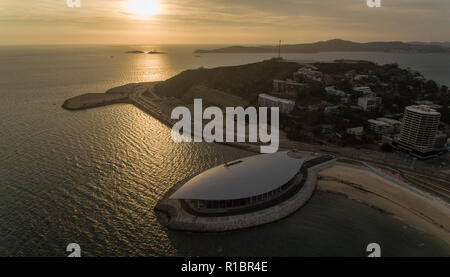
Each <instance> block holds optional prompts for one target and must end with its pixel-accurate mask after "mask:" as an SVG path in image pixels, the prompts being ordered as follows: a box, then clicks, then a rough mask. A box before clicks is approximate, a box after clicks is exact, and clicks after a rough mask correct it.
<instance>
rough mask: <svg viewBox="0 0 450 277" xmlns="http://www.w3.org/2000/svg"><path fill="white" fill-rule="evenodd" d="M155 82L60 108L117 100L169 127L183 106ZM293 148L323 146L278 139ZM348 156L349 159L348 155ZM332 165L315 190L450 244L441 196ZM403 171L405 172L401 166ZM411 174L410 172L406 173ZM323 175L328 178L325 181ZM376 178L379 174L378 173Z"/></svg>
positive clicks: (89, 96) (362, 161)
mask: <svg viewBox="0 0 450 277" xmlns="http://www.w3.org/2000/svg"><path fill="white" fill-rule="evenodd" d="M157 83H159V82H146V83H131V84H126V85H123V86H119V87H115V88H112V89H109V90H108V91H106V93H99V94H86V95H82V96H77V97H73V98H70V99H68V100H66V101H65V102H64V104H63V106H62V107H63V108H64V109H67V110H72V111H74V110H84V109H89V108H94V107H100V106H106V105H110V104H116V103H127V104H133V105H134V106H136V107H137V108H139V109H140V110H142V111H143V112H145V113H147V114H149V115H150V116H152V117H154V118H155V119H157V120H158V121H160V122H161V123H163V124H164V125H166V126H168V127H169V128H171V127H172V125H173V124H174V123H175V121H174V120H172V119H170V111H171V110H172V108H173V107H174V106H178V105H183V104H184V103H183V102H181V100H178V99H175V98H173V97H161V96H158V95H156V94H155V93H154V92H152V90H151V89H152V88H153V87H154V85H156V84H157ZM83 104H84V105H83ZM184 105H185V104H184ZM221 144H222V145H228V146H232V147H237V148H240V149H244V150H247V151H251V152H259V145H257V144H251V143H226V142H223V143H221ZM292 149H298V150H300V151H305V152H310V153H314V152H321V150H322V147H321V146H317V147H315V146H312V145H307V144H303V143H299V142H295V141H291V140H288V139H285V138H280V147H279V151H283V150H292ZM322 152H323V151H322ZM325 152H326V151H325ZM340 154H341V153H337V154H335V155H337V156H340V157H341V158H342V159H347V158H346V156H345V155H342V154H341V155H340ZM348 159H349V160H350V159H351V158H348ZM354 160H356V161H357V162H358V163H359V164H360V165H361V164H365V165H366V166H367V167H368V168H367V169H366V170H368V169H371V170H373V168H371V166H369V165H367V163H366V162H370V163H372V162H371V161H366V159H354ZM372 164H376V162H373V163H372ZM386 166H387V167H389V165H388V164H386ZM335 167H341V169H342V168H343V166H342V163H339V164H338V165H335ZM352 167H353V168H352V170H356V171H358V169H355V165H354V164H353V165H352ZM356 167H357V166H356ZM333 168H334V167H333ZM333 168H329V169H326V170H324V171H321V172H320V173H319V174H318V175H319V180H318V184H317V189H318V190H322V191H328V192H330V193H337V194H340V195H345V196H346V197H347V198H349V199H350V200H353V201H357V202H360V203H363V204H366V205H368V206H370V207H372V208H375V209H377V210H380V211H384V212H386V213H387V214H388V215H392V216H394V217H396V218H398V219H400V220H402V221H404V222H405V223H406V224H407V225H409V226H412V227H414V228H416V229H419V230H422V231H425V232H428V233H430V234H432V235H436V236H437V237H438V238H441V239H443V240H445V241H446V242H447V243H450V233H449V230H450V226H449V224H450V218H449V217H448V216H447V217H446V218H445V217H443V216H442V212H440V211H439V209H434V210H430V207H433V206H436V203H435V202H436V201H439V200H437V198H438V199H441V200H440V201H444V200H442V198H441V197H432V196H429V197H425V196H424V193H425V192H424V191H423V190H420V189H418V188H416V186H413V185H411V184H406V183H405V184H404V185H405V186H409V187H408V189H406V188H405V187H401V186H399V185H398V184H396V183H395V182H393V181H392V180H389V179H387V178H383V179H384V180H383V181H382V182H380V181H379V180H378V182H377V181H374V178H373V177H374V176H372V175H370V174H374V173H373V172H368V174H365V175H364V174H363V175H361V173H360V172H359V173H358V172H357V174H355V176H359V177H360V178H359V180H358V179H356V180H355V179H354V178H355V177H353V178H352V176H346V177H345V178H344V180H340V178H341V179H342V176H340V175H339V174H341V173H342V172H345V171H346V170H343V171H342V172H339V171H338V172H332V171H335V169H333ZM347 168H348V166H347ZM344 169H345V168H344ZM359 170H361V169H359ZM347 171H348V169H347ZM378 171H379V173H381V174H383V173H382V172H381V167H380V170H378ZM393 171H399V169H397V167H396V170H393ZM402 171H403V172H405V171H404V170H403V169H402ZM330 172H332V173H330ZM406 172H407V171H406ZM410 173H411V171H409V172H408V174H410ZM336 174H337V175H336ZM411 174H412V173H411ZM369 175H370V176H371V178H370V180H371V181H369V180H368V178H367V176H369ZM324 178H325V179H324ZM326 178H329V179H328V180H327V179H326ZM378 178H381V177H380V176H378ZM375 179H377V178H375ZM361 180H364V184H361V182H360V181H361ZM342 181H343V182H342ZM406 181H407V183H410V182H409V181H410V180H406ZM374 182H375V183H376V184H378V186H379V187H377V186H376V185H373V184H374ZM380 183H381V185H380ZM383 184H384V185H383ZM175 185H176V184H175ZM380 187H382V188H383V190H382V191H379V190H380ZM399 192H401V197H399V195H398V194H399ZM405 193H406V194H405ZM417 197H418V198H417ZM411 199H419V200H420V202H421V203H422V204H421V207H422V208H423V209H422V210H421V211H417V210H415V208H414V205H409V204H411V203H414V204H415V202H414V201H411ZM444 202H445V201H444ZM440 207H441V208H442V209H443V210H444V211H447V212H448V214H450V210H449V207H448V204H447V206H445V205H444V206H442V205H441V206H440ZM430 218H431V220H430ZM442 219H445V220H446V222H448V223H447V224H445V223H442V224H444V225H442V224H438V223H437V222H438V221H439V220H442ZM445 220H444V221H445ZM439 225H442V226H443V228H441V227H440V226H439Z"/></svg>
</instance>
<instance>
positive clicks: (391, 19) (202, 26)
mask: <svg viewBox="0 0 450 277" xmlns="http://www.w3.org/2000/svg"><path fill="white" fill-rule="evenodd" d="M80 1H81V7H79V8H77V7H74V8H69V7H68V6H67V3H66V0H33V1H28V0H27V1H18V0H0V44H113V43H114V44H115V43H120V44H235V43H240V44H274V43H275V42H276V41H278V40H279V39H281V40H283V42H284V43H303V42H314V41H318V40H328V39H332V38H342V39H347V40H353V41H360V42H366V41H381V40H384V41H391V40H401V41H419V40H420V41H450V28H449V26H450V1H449V0H381V4H382V7H381V8H369V7H368V6H367V4H366V0H339V1H338V0H271V1H269V0H148V1H150V2H151V3H149V4H148V5H146V4H145V3H144V4H143V3H142V1H145V0H80ZM130 1H134V2H131V3H129V2H130ZM155 1H156V2H157V3H155Z"/></svg>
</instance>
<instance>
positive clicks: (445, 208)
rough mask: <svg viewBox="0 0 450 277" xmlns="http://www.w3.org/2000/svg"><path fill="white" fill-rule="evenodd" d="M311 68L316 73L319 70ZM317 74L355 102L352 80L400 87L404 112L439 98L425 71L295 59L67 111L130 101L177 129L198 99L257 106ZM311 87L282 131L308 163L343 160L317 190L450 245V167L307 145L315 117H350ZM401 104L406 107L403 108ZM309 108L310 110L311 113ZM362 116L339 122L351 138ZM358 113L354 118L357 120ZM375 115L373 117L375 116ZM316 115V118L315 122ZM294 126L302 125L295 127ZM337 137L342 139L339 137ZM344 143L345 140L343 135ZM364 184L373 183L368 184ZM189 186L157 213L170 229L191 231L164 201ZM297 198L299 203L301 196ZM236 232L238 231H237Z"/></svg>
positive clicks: (324, 174) (219, 71) (194, 74)
mask: <svg viewBox="0 0 450 277" xmlns="http://www.w3.org/2000/svg"><path fill="white" fill-rule="evenodd" d="M311 67H314V68H315V69H314V70H313V69H311ZM307 68H310V69H307ZM299 70H300V71H299ZM315 71H317V72H318V71H320V72H321V73H322V74H323V76H322V77H323V80H322V82H326V83H328V84H329V85H332V84H334V85H336V86H337V88H336V90H339V88H341V89H343V90H345V91H348V93H349V94H352V93H355V97H358V95H363V94H364V93H365V92H364V91H358V90H357V91H353V89H352V87H351V86H349V83H347V82H346V81H345V80H348V78H351V79H352V80H356V81H355V82H363V81H364V82H366V81H367V82H374V84H373V86H372V87H373V89H374V90H377V89H378V88H383V90H384V91H386V93H387V92H389V90H390V89H393V90H394V93H395V94H396V98H393V99H392V100H390V101H393V102H391V103H392V106H389V109H392V111H395V110H397V109H399V110H401V108H402V107H401V106H400V105H407V104H408V103H409V102H410V101H412V102H414V101H416V100H418V99H415V98H412V95H414V97H428V98H429V97H431V95H429V91H427V92H426V93H425V94H422V92H421V91H420V90H417V91H416V90H415V89H414V87H415V86H417V88H423V87H429V88H430V89H435V84H434V83H428V81H427V80H425V79H424V78H423V77H422V76H421V75H420V74H419V73H416V72H413V71H411V70H410V71H408V70H404V69H400V68H398V67H397V66H396V65H383V66H380V65H376V64H374V63H371V62H366V61H348V60H340V61H335V62H333V63H311V64H299V63H297V62H292V61H285V60H278V59H273V60H267V61H263V62H259V63H253V64H247V65H241V66H231V67H219V68H213V69H204V68H200V69H196V70H187V71H184V72H182V73H180V74H178V75H176V76H174V77H172V78H170V79H168V80H166V81H162V82H147V83H132V84H127V85H124V86H120V87H116V88H112V89H110V90H108V91H106V93H104V94H101V93H100V94H85V95H82V96H77V97H73V98H71V99H68V100H66V101H65V102H64V104H63V108H65V109H69V110H79V109H87V108H92V107H97V106H103V105H108V104H116V103H128V104H133V105H135V106H136V107H138V108H140V109H142V110H143V111H144V112H146V113H148V114H150V115H151V116H153V117H155V118H156V119H158V120H160V121H161V122H162V123H164V124H166V125H167V126H168V127H171V126H172V125H173V124H174V123H175V122H174V121H173V120H172V119H171V118H170V114H171V111H172V109H173V108H174V107H176V106H189V105H188V104H191V103H192V100H193V99H194V98H202V99H203V101H204V103H205V104H207V105H215V106H218V107H227V106H238V105H240V106H244V107H245V106H248V105H257V101H258V93H260V92H265V91H267V92H270V91H272V89H273V88H274V87H273V86H274V80H285V79H287V78H289V77H290V76H292V75H293V74H294V73H295V74H298V72H301V73H302V74H306V73H308V74H310V73H311V72H315ZM311 74H312V73H311ZM302 76H303V75H302ZM314 76H315V75H314V74H313V75H312V76H311V77H312V78H315V77H314ZM303 77H305V76H303ZM308 82H309V81H307V80H305V83H306V84H309V85H307V86H303V85H302V86H299V87H301V90H299V94H298V95H296V96H295V97H294V98H296V99H297V101H298V103H299V106H298V108H299V110H297V111H296V112H295V113H299V114H295V113H294V114H293V115H291V116H287V115H283V117H282V118H281V122H280V127H281V128H282V129H284V130H285V132H281V133H280V151H289V150H293V149H294V150H295V149H296V150H297V151H301V152H302V157H308V158H307V160H309V159H311V160H315V159H316V158H317V157H320V156H325V155H328V154H329V153H332V155H333V156H334V157H336V159H333V160H332V161H329V162H327V167H326V168H321V169H320V170H317V171H316V172H315V173H314V175H310V176H315V177H314V179H316V178H317V183H316V181H314V182H313V183H312V184H314V185H313V186H312V187H311V188H317V189H319V190H325V191H329V192H334V193H338V194H343V195H346V196H347V197H349V198H351V199H354V200H356V201H359V202H362V203H365V204H367V205H370V206H373V207H377V208H379V209H380V210H383V211H384V212H386V213H388V214H391V215H393V216H395V217H398V218H400V219H402V220H404V221H405V222H406V223H407V224H409V225H411V226H413V227H415V228H418V229H421V230H424V231H427V232H429V233H432V234H435V235H437V236H439V237H440V238H441V239H443V240H445V241H446V242H450V235H449V230H450V226H449V225H448V222H450V218H449V214H450V208H449V205H448V204H447V203H446V201H448V199H449V198H448V197H449V194H450V182H448V180H449V179H450V177H449V174H448V173H449V172H447V171H446V168H445V167H444V168H441V170H438V169H436V168H426V167H425V164H424V166H423V167H422V166H421V167H417V166H414V164H413V165H411V164H410V163H409V162H405V160H404V159H403V160H399V159H396V158H395V155H393V154H391V153H389V152H384V153H382V152H380V151H379V150H378V149H376V147H372V149H370V147H369V148H364V149H356V148H354V147H348V146H345V145H343V144H341V143H337V144H336V143H332V142H326V140H324V138H325V137H322V139H321V138H320V136H319V135H320V133H318V132H317V133H316V132H315V131H314V130H312V133H314V134H317V137H318V138H319V139H318V140H315V141H308V140H305V139H304V138H305V136H304V133H301V134H300V136H292V134H293V133H291V132H292V131H297V130H303V132H305V131H308V130H309V128H308V127H307V125H304V124H309V123H313V124H316V125H317V122H315V121H314V120H317V118H314V117H318V118H322V119H326V120H333V118H334V120H343V119H345V118H346V115H345V114H342V115H341V116H335V114H334V113H333V114H329V115H327V114H326V113H324V112H323V111H322V110H321V109H320V108H317V107H319V106H320V107H321V105H322V106H325V107H326V106H327V102H328V101H340V100H339V99H340V97H335V96H337V95H335V96H333V95H331V96H329V95H328V96H327V94H326V93H325V92H324V91H322V90H323V89H324V87H320V86H319V87H317V86H316V85H317V82H318V81H317V82H316V81H313V82H310V83H308ZM409 82H411V83H409ZM427 83H428V85H427ZM395 84H397V85H395ZM399 84H401V85H402V86H404V87H405V88H408V89H409V91H408V93H407V95H405V96H404V97H403V96H402V93H403V92H402V91H397V92H395V88H396V87H398V86H399ZM433 84H434V85H433ZM378 86H379V87H378ZM439 91H440V93H439V94H438V95H439V97H441V98H442V97H443V96H446V95H447V94H446V93H447V91H446V92H444V91H443V90H439ZM333 93H334V94H335V93H336V92H335V91H333ZM386 95H387V97H388V96H389V94H388V93H387V94H386ZM419 99H420V98H419ZM429 99H430V98H429ZM401 101H406V102H405V103H404V104H402V102H401ZM349 105H350V104H349ZM303 107H306V110H305V108H303ZM349 107H350V106H349ZM308 110H309V112H308ZM354 113H356V114H357V116H354V117H352V118H349V120H344V121H343V123H336V125H339V126H341V124H344V125H342V126H341V127H342V128H344V129H343V130H344V131H343V132H345V128H346V127H347V126H346V125H345V123H344V122H350V123H351V124H354V123H352V122H354V121H355V120H365V117H362V116H365V112H364V111H361V110H360V111H355V112H354ZM321 114H322V115H321ZM352 114H353V113H349V115H352ZM298 115H302V117H301V118H303V120H302V119H301V118H300V117H298ZM371 115H372V114H371V113H370V112H368V116H371ZM305 116H306V117H305ZM308 116H309V117H310V118H309V119H308ZM361 118H362V119H361ZM336 122H338V121H336ZM292 124H294V125H292ZM298 124H300V125H298ZM290 126H291V127H292V126H301V127H295V129H290V128H289V127H290ZM305 127H306V128H305ZM341 127H340V128H341ZM302 135H303V139H302ZM333 137H334V138H336V137H339V136H337V135H335V136H333ZM341 137H345V136H343V135H341ZM318 142H319V143H318ZM229 145H231V146H235V147H241V148H244V149H247V150H249V151H255V150H259V145H255V144H252V143H232V144H229ZM362 176H364V178H363V177H362ZM369 177H370V178H369ZM361 180H365V181H364V182H361ZM182 184H183V182H181V183H179V184H177V185H175V186H174V187H173V189H172V190H170V191H169V192H168V193H167V195H166V197H165V198H164V199H162V201H163V202H161V205H163V206H161V205H159V206H157V209H159V210H160V211H161V212H162V213H163V214H164V213H166V214H167V213H169V214H168V215H162V216H160V217H161V222H162V223H163V224H164V225H166V226H168V227H170V226H172V227H173V228H174V229H177V228H178V229H183V228H184V227H185V225H183V224H181V225H179V224H178V225H177V223H176V222H177V221H173V222H172V221H171V218H174V217H173V215H174V214H170V213H172V212H174V210H173V209H172V208H169V211H167V210H165V208H164V207H167V206H164V203H166V202H164V201H169V197H170V195H172V194H173V193H174V192H175V190H177V189H178V188H180V186H182ZM311 195H312V194H311ZM299 196H300V195H299ZM252 197H253V196H252ZM309 197H310V196H308V198H309ZM292 199H295V197H294V198H292ZM170 201H171V200H170ZM286 203H287V202H286ZM177 205H178V204H177ZM177 205H175V207H176V209H179V208H180V206H177ZM169 206H170V205H169ZM277 207H278V206H274V208H275V210H277ZM297 208H299V207H298V206H295V205H294V206H292V207H291V208H289V209H286V210H283V212H282V214H283V216H279V215H277V214H276V213H275V214H274V213H272V212H269V214H272V215H271V216H270V217H269V218H268V217H266V216H265V215H264V210H259V211H255V212H256V213H257V214H258V216H257V217H255V220H256V221H254V222H253V223H251V222H247V223H245V224H241V223H242V222H241V221H239V218H248V214H244V215H236V216H237V217H239V218H238V220H237V221H233V222H235V223H237V222H241V223H239V224H237V225H233V226H235V227H236V228H246V227H250V226H254V225H259V224H262V223H268V222H272V221H274V220H277V219H280V218H282V217H284V216H288V215H289V214H290V213H292V212H293V211H295V210H296V209H297ZM275 210H274V211H275ZM178 212H181V213H182V214H183V215H186V216H187V217H186V218H187V219H186V218H185V219H186V220H189V218H190V219H192V218H193V217H192V214H191V215H189V213H185V211H181V210H177V211H176V212H175V214H176V213H178ZM178 219H181V218H178ZM183 220H184V219H183ZM224 220H225V218H224ZM228 220H234V218H231V217H230V218H228ZM206 221H209V220H206ZM178 222H180V221H178ZM199 222H201V220H200V221H199ZM224 222H225V223H227V222H228V221H226V220H225V221H224ZM171 224H172V225H171ZM226 225H227V224H225V225H221V226H226ZM180 226H181V227H180ZM183 226H184V227H183ZM189 226H190V227H189V228H192V229H190V230H197V229H196V228H200V229H201V230H203V228H204V225H201V226H200V225H198V226H192V225H189ZM211 226H212V227H211V228H206V229H205V230H209V231H214V230H215V231H218V230H222V229H221V228H222V227H217V226H219V225H215V226H216V227H217V228H216V227H214V226H213V225H211ZM189 228H188V229H189ZM215 228H216V229H215ZM200 229H198V230H200ZM232 229H235V228H234V227H233V228H232ZM223 230H226V229H223Z"/></svg>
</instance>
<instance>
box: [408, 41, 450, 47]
mask: <svg viewBox="0 0 450 277" xmlns="http://www.w3.org/2000/svg"><path fill="white" fill-rule="evenodd" d="M408 43H409V44H416V45H439V46H444V47H450V41H443V42H437V41H435V42H422V41H411V42H408Z"/></svg>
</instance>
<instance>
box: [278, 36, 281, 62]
mask: <svg viewBox="0 0 450 277" xmlns="http://www.w3.org/2000/svg"><path fill="white" fill-rule="evenodd" d="M280 57H281V39H280V42H279V44H278V58H280Z"/></svg>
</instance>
